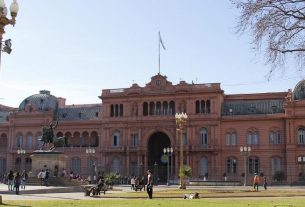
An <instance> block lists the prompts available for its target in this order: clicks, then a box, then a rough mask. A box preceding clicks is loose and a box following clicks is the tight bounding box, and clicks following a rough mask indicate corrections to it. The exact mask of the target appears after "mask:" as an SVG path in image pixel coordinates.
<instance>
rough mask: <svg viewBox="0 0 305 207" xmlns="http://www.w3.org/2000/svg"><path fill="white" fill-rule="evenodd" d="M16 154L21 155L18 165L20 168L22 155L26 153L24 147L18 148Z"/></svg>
mask: <svg viewBox="0 0 305 207" xmlns="http://www.w3.org/2000/svg"><path fill="white" fill-rule="evenodd" d="M17 154H18V155H20V156H21V160H20V165H19V170H21V161H22V158H23V156H24V155H25V154H26V151H25V150H24V149H18V150H17ZM24 169H25V162H24Z"/></svg>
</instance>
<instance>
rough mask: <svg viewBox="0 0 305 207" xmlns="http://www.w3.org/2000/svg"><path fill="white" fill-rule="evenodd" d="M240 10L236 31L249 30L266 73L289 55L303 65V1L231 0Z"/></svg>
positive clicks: (304, 60) (279, 66)
mask: <svg viewBox="0 0 305 207" xmlns="http://www.w3.org/2000/svg"><path fill="white" fill-rule="evenodd" d="M231 1H232V3H233V4H235V5H236V7H237V8H238V9H239V10H241V15H240V16H239V18H238V23H237V33H240V34H243V33H245V32H248V31H250V33H251V34H252V35H253V41H252V44H254V48H255V49H261V48H264V49H265V53H266V54H265V57H266V63H267V64H270V65H271V69H270V71H269V77H270V75H272V73H273V72H274V71H275V70H276V69H279V68H282V69H283V68H284V66H285V62H286V61H287V58H289V56H291V57H293V58H295V59H296V62H297V63H298V64H299V66H300V68H301V67H303V66H305V1H304V0H303V1H302V0H231Z"/></svg>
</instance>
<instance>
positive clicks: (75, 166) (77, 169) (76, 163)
mask: <svg viewBox="0 0 305 207" xmlns="http://www.w3.org/2000/svg"><path fill="white" fill-rule="evenodd" d="M71 170H72V171H73V174H74V175H75V174H79V175H81V159H80V158H79V157H72V158H71Z"/></svg>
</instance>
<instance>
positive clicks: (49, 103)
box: [19, 90, 58, 111]
mask: <svg viewBox="0 0 305 207" xmlns="http://www.w3.org/2000/svg"><path fill="white" fill-rule="evenodd" d="M27 106H30V107H32V108H33V109H34V110H38V111H51V110H52V111H57V109H58V100H57V98H56V97H55V96H53V95H51V94H50V91H47V90H41V91H39V94H35V95H32V96H29V97H27V98H26V99H24V100H23V101H22V102H21V104H20V105H19V111H24V110H25V109H26V107H27Z"/></svg>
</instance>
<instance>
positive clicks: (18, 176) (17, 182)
mask: <svg viewBox="0 0 305 207" xmlns="http://www.w3.org/2000/svg"><path fill="white" fill-rule="evenodd" d="M20 184H21V176H20V174H19V172H17V174H16V176H15V178H14V185H15V189H16V194H19V187H20Z"/></svg>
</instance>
